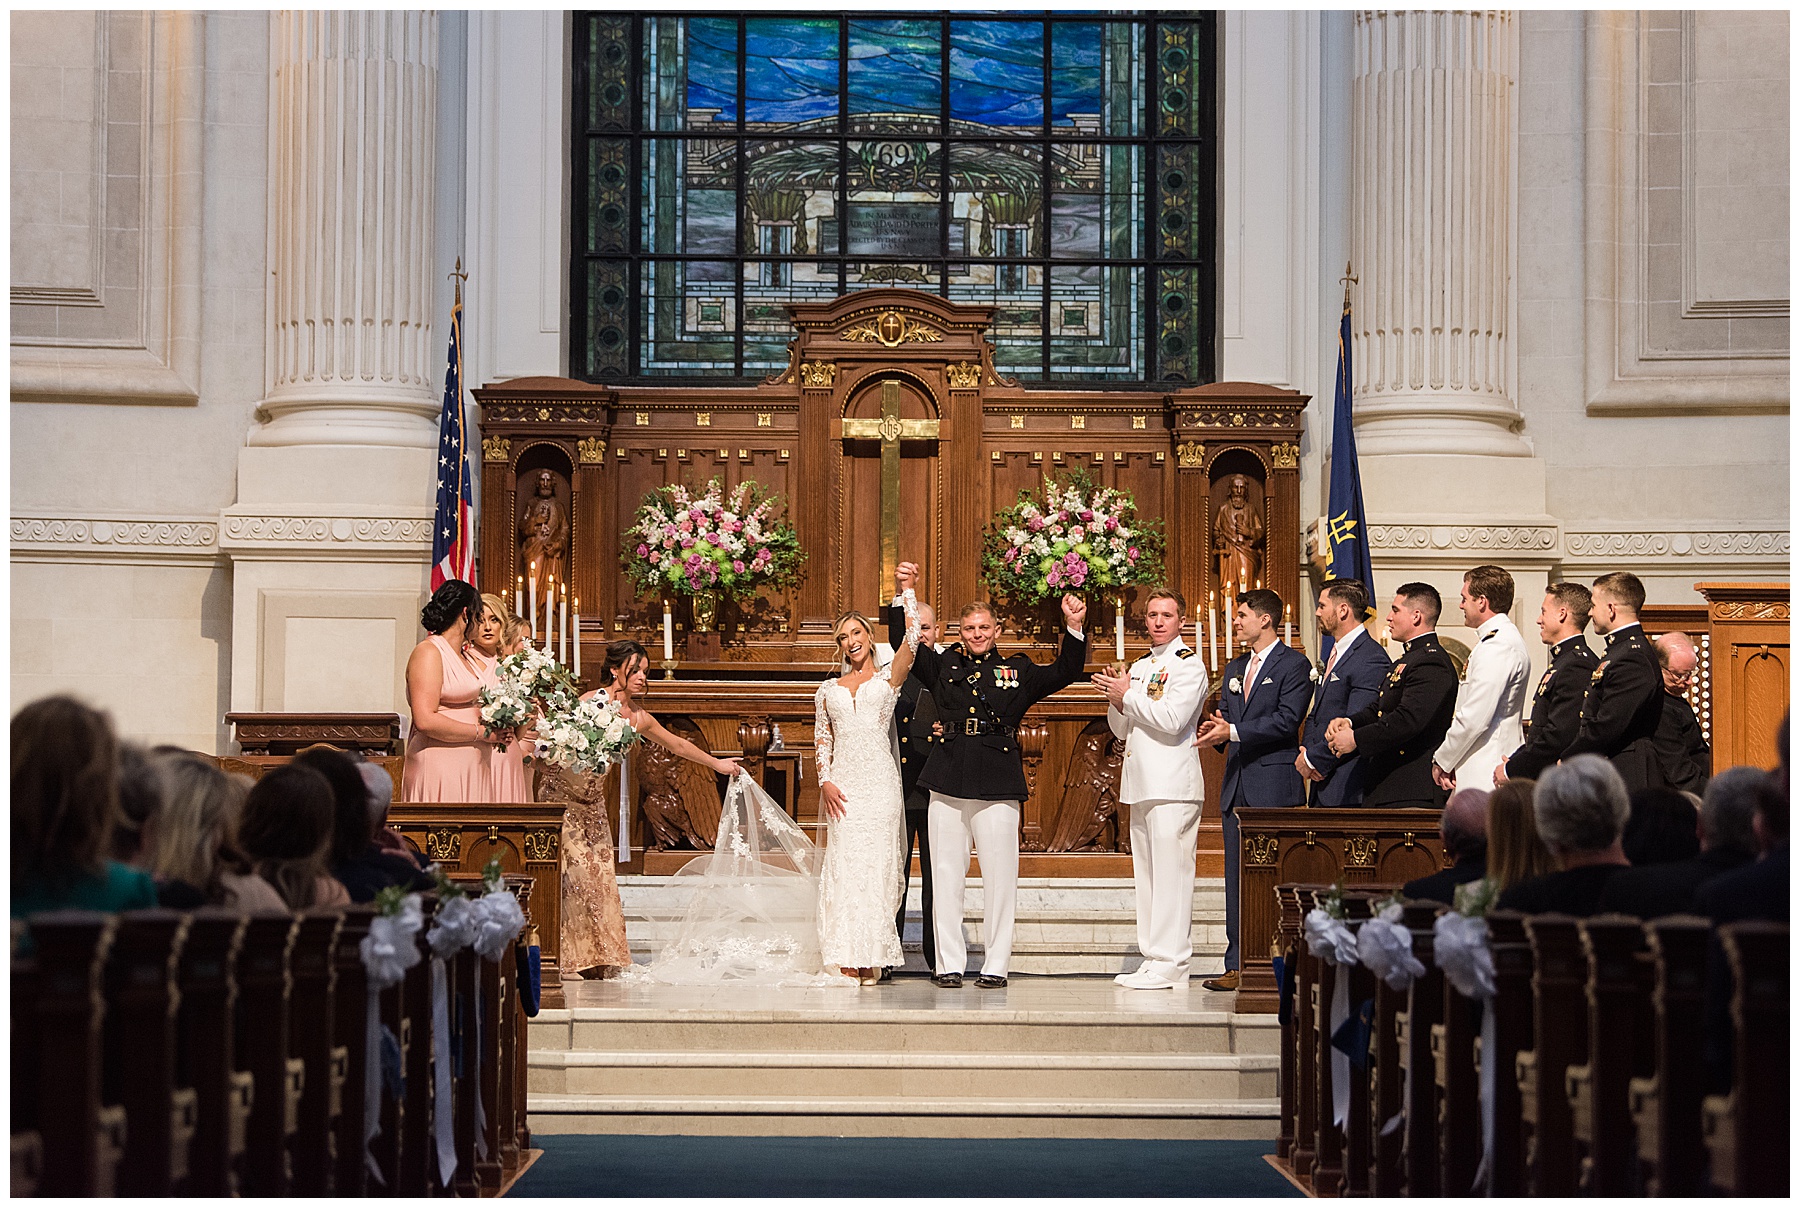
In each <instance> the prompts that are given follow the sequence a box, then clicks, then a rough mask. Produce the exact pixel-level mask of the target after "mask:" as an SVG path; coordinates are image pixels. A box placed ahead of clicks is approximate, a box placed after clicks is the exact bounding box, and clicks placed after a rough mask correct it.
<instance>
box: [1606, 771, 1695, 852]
mask: <svg viewBox="0 0 1800 1208" xmlns="http://www.w3.org/2000/svg"><path fill="white" fill-rule="evenodd" d="M1699 826H1700V812H1699V811H1698V810H1697V809H1695V808H1694V803H1693V802H1691V801H1689V800H1688V797H1687V794H1686V793H1682V792H1678V791H1677V790H1675V789H1666V788H1663V789H1639V790H1638V791H1637V792H1635V793H1633V794H1632V795H1631V817H1630V819H1629V820H1628V821H1627V822H1626V823H1625V838H1624V846H1625V858H1626V859H1627V860H1630V861H1631V866H1632V867H1633V868H1642V867H1644V866H1645V865H1647V864H1678V863H1680V862H1681V861H1683V860H1691V859H1693V858H1694V857H1695V856H1697V855H1699V854H1700V831H1699Z"/></svg>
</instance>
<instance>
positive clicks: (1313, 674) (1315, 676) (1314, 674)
mask: <svg viewBox="0 0 1800 1208" xmlns="http://www.w3.org/2000/svg"><path fill="white" fill-rule="evenodd" d="M1306 674H1307V678H1309V679H1311V680H1312V682H1313V683H1315V684H1316V683H1318V682H1319V669H1318V668H1317V667H1314V668H1312V669H1310V670H1309V671H1307V673H1306Z"/></svg>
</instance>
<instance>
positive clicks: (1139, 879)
mask: <svg viewBox="0 0 1800 1208" xmlns="http://www.w3.org/2000/svg"><path fill="white" fill-rule="evenodd" d="M1183 652H1187V656H1186V657H1182V655H1183ZM1158 677H1160V688H1155V687H1153V686H1152V685H1153V682H1154V681H1157V680H1158ZM1153 693H1154V695H1153ZM1205 706H1206V668H1205V666H1204V665H1202V663H1201V661H1200V659H1199V657H1198V656H1196V655H1194V654H1193V653H1192V652H1188V648H1187V645H1186V643H1184V642H1183V641H1182V640H1181V639H1180V638H1179V637H1176V638H1174V639H1172V640H1171V641H1170V642H1169V643H1168V644H1167V645H1165V646H1163V647H1161V648H1160V649H1156V650H1152V651H1151V652H1150V653H1149V654H1147V655H1145V656H1144V657H1143V658H1141V659H1139V660H1138V661H1137V662H1135V663H1133V664H1132V666H1131V686H1130V687H1129V688H1127V689H1126V690H1125V697H1124V703H1123V705H1122V706H1121V707H1120V708H1117V709H1115V708H1112V707H1111V706H1110V705H1109V706H1108V707H1107V710H1106V724H1107V725H1109V726H1111V727H1112V732H1113V734H1114V735H1115V736H1116V737H1118V738H1122V739H1124V740H1125V762H1124V766H1123V767H1122V768H1121V769H1120V772H1119V801H1120V802H1121V803H1122V804H1123V805H1125V806H1127V807H1129V809H1130V810H1131V871H1132V879H1133V880H1134V881H1135V882H1136V886H1137V932H1138V950H1139V951H1140V952H1141V953H1143V956H1144V961H1143V964H1142V965H1140V966H1139V969H1138V974H1139V975H1143V976H1149V977H1153V978H1155V979H1157V980H1159V981H1162V982H1172V983H1175V984H1180V983H1183V982H1185V981H1186V980H1187V976H1188V962H1189V961H1190V960H1191V959H1192V958H1193V955H1194V943H1193V917H1194V846H1195V843H1196V841H1197V840H1198V839H1199V836H1200V804H1201V801H1202V800H1203V799H1204V798H1205V796H1206V786H1205V781H1204V779H1203V778H1202V776H1201V772H1200V752H1199V750H1198V749H1197V748H1196V747H1195V746H1194V731H1195V729H1196V728H1197V727H1198V726H1199V723H1200V714H1201V712H1202V710H1203V709H1204V708H1205Z"/></svg>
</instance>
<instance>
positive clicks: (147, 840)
mask: <svg viewBox="0 0 1800 1208" xmlns="http://www.w3.org/2000/svg"><path fill="white" fill-rule="evenodd" d="M161 808H162V781H161V780H160V779H159V778H158V776H157V774H156V770H155V769H154V768H152V767H151V766H150V758H149V756H148V755H146V754H145V753H144V749H143V748H142V747H140V746H138V745H137V744H136V743H130V742H122V743H120V744H119V813H118V816H117V817H115V818H114V819H113V830H112V843H111V847H112V858H113V859H115V860H117V861H118V862H119V863H121V864H130V865H132V866H133V867H135V868H143V867H145V866H146V862H147V861H148V859H149V857H150V851H149V849H150V847H151V845H152V844H154V843H155V841H156V840H155V837H154V836H153V835H152V834H151V833H150V831H151V828H152V827H153V826H154V825H155V822H154V819H155V817H156V813H157V811H158V810H160V809H161Z"/></svg>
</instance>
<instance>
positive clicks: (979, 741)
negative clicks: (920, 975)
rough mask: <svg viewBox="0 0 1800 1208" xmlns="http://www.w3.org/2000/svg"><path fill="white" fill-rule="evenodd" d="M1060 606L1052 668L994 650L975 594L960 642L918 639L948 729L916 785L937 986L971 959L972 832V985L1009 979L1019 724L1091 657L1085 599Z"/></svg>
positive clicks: (913, 570) (903, 577) (907, 574)
mask: <svg viewBox="0 0 1800 1208" xmlns="http://www.w3.org/2000/svg"><path fill="white" fill-rule="evenodd" d="M917 577H918V568H917V567H916V566H914V565H913V564H912V563H910V562H902V563H901V564H900V566H899V568H898V570H897V572H896V574H895V579H896V581H897V584H896V585H897V586H898V588H899V590H901V591H905V590H906V589H907V588H908V587H911V586H913V584H914V582H915V581H916V579H917ZM1062 613H1063V620H1064V622H1065V623H1066V624H1067V626H1068V632H1067V634H1066V635H1065V636H1064V638H1063V642H1062V651H1061V653H1060V654H1059V655H1058V656H1057V659H1056V661H1055V662H1054V663H1051V664H1049V665H1048V666H1039V665H1038V664H1037V663H1034V662H1032V661H1031V660H1030V659H1029V658H1027V657H1026V656H1025V655H1023V654H1014V655H1009V656H1007V657H1004V658H1003V657H1001V655H1000V653H999V652H998V651H997V650H995V649H994V640H995V638H996V637H997V636H998V635H999V631H1000V626H999V624H998V622H996V621H995V620H994V612H993V609H992V608H991V607H989V606H988V605H987V604H985V603H982V602H980V601H977V602H976V603H974V604H970V605H968V606H966V607H965V608H964V609H963V610H962V617H961V625H960V626H959V629H960V631H961V632H960V636H961V638H962V641H961V643H960V646H952V647H951V648H950V649H948V650H946V651H944V652H943V653H942V654H939V653H938V652H937V651H935V650H932V649H930V648H928V647H926V646H924V645H921V646H920V647H919V653H918V655H917V657H916V658H915V659H914V660H913V668H912V673H913V675H915V676H917V677H918V679H919V682H920V683H922V684H923V685H924V686H925V688H926V690H927V691H929V692H930V693H931V699H932V700H933V701H935V702H936V704H937V712H938V717H939V719H940V720H941V722H942V724H943V727H944V735H943V738H942V740H941V741H939V742H936V743H934V744H932V748H931V754H930V756H929V757H928V758H927V759H926V760H925V767H924V768H923V769H922V770H921V771H920V773H919V786H920V787H921V788H923V789H924V790H925V791H926V792H928V793H929V794H931V804H930V806H929V807H928V810H929V814H928V817H929V822H928V825H929V826H930V829H931V876H932V889H933V891H934V892H933V901H932V925H933V926H934V927H935V928H936V931H937V960H936V962H935V968H936V970H937V972H936V973H935V974H933V975H932V978H931V981H932V984H933V985H937V986H960V985H962V979H963V966H964V964H965V963H966V962H967V961H968V957H969V949H968V943H967V941H966V940H965V939H964V938H963V926H962V924H963V888H964V885H965V883H966V881H967V880H968V876H969V843H970V840H971V839H973V841H974V844H975V854H976V855H978V856H980V857H981V892H982V900H983V910H982V919H981V942H982V944H983V945H984V947H985V948H986V951H987V954H986V956H985V958H984V959H983V960H982V964H981V975H980V976H979V977H977V978H976V979H975V984H976V985H978V986H981V987H983V988H984V989H991V988H994V987H998V986H1004V985H1005V984H1006V972H1007V966H1008V964H1009V962H1010V961H1011V960H1012V944H1013V909H1014V906H1015V899H1016V898H1017V895H1018V888H1019V803H1020V802H1021V801H1023V800H1024V799H1025V794H1026V784H1025V759H1024V755H1023V753H1022V751H1021V750H1020V748H1019V743H1018V732H1019V722H1020V721H1021V720H1023V719H1024V717H1025V711H1026V710H1027V709H1029V708H1031V706H1033V705H1035V704H1037V702H1038V701H1040V700H1043V699H1044V698H1045V697H1046V696H1049V695H1050V694H1051V693H1052V692H1055V691H1057V690H1058V689H1060V688H1064V687H1067V686H1068V685H1069V684H1072V683H1074V682H1075V680H1076V679H1077V678H1078V677H1079V676H1080V675H1081V669H1082V667H1083V665H1084V664H1086V662H1087V639H1086V638H1085V637H1084V636H1083V635H1082V630H1081V627H1082V625H1083V623H1084V622H1086V620H1087V604H1086V603H1085V602H1084V601H1082V600H1081V599H1079V598H1078V597H1076V596H1064V597H1063V600H1062Z"/></svg>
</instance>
